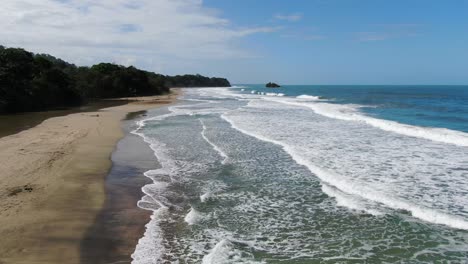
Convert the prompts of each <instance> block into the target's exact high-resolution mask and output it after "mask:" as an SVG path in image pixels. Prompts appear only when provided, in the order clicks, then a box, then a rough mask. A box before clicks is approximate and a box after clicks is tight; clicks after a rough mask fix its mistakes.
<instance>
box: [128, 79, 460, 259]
mask: <svg viewBox="0 0 468 264" xmlns="http://www.w3.org/2000/svg"><path fill="white" fill-rule="evenodd" d="M133 133H135V134H137V135H140V136H141V137H142V138H143V139H144V140H145V141H146V142H147V143H148V144H150V146H151V148H152V149H153V151H154V155H155V159H157V160H158V161H159V163H160V167H156V168H154V170H150V171H147V172H146V173H145V175H146V176H147V177H149V178H150V179H152V181H153V183H152V184H150V185H147V186H144V187H143V192H144V193H145V196H144V197H143V198H142V199H141V201H140V202H139V204H138V206H140V207H141V208H144V209H148V210H152V211H153V215H152V218H151V221H150V222H149V223H148V224H147V226H146V232H145V235H144V237H143V238H141V239H140V241H139V243H138V245H137V247H136V249H135V252H134V254H133V255H132V257H133V260H134V263H216V264H222V263H382V262H386V263H427V262H452V263H466V262H468V87H463V86H286V87H283V88H281V89H267V88H263V87H262V86H256V85H245V86H240V87H232V88H200V89H186V90H184V96H183V98H182V100H181V101H180V103H178V104H176V105H172V106H169V107H166V108H160V109H156V110H152V111H150V112H149V116H148V118H147V119H145V120H143V121H139V123H138V129H137V130H135V131H134V132H133Z"/></svg>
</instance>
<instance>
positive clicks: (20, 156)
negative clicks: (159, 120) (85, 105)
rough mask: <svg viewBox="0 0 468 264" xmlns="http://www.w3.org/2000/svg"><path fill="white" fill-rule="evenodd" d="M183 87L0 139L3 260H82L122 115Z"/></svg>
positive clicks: (163, 101)
mask: <svg viewBox="0 0 468 264" xmlns="http://www.w3.org/2000/svg"><path fill="white" fill-rule="evenodd" d="M178 92H179V90H173V93H171V94H170V95H162V96H150V97H138V98H123V99H122V100H131V101H130V102H129V103H127V104H124V105H120V106H115V107H110V108H105V109H101V110H100V111H96V112H79V113H75V114H70V115H67V116H61V117H54V118H49V119H47V120H45V121H44V122H42V123H41V124H39V125H37V126H35V127H33V128H30V129H27V130H24V131H21V132H19V133H17V134H14V135H9V136H6V137H3V138H0V173H1V174H0V178H1V179H2V180H1V181H0V237H2V239H1V240H0V263H80V262H81V261H82V260H81V258H82V252H81V251H82V243H83V239H84V238H85V237H86V235H87V232H88V231H89V228H90V226H93V225H94V224H95V221H96V219H97V218H96V217H97V216H98V215H99V213H100V212H101V210H102V209H103V208H104V205H105V202H106V197H107V194H106V188H105V185H106V184H107V183H106V177H107V175H108V173H109V172H110V169H111V166H112V161H111V159H110V156H111V154H112V153H113V151H114V149H115V148H116V144H117V143H118V142H119V140H120V139H122V137H123V136H124V132H123V131H122V120H124V119H125V117H126V116H127V115H128V114H129V113H134V112H139V111H145V110H149V109H152V108H157V107H159V106H163V105H167V104H170V103H173V102H174V101H175V100H176V98H177V96H178ZM135 207H136V204H135ZM143 228H144V226H143Z"/></svg>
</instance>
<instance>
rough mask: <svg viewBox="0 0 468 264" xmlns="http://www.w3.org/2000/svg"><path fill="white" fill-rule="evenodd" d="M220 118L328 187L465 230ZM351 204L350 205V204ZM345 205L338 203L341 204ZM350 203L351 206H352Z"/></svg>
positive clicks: (461, 222) (467, 225) (459, 222)
mask: <svg viewBox="0 0 468 264" xmlns="http://www.w3.org/2000/svg"><path fill="white" fill-rule="evenodd" d="M221 118H223V119H224V120H226V121H227V122H228V123H230V124H231V126H232V127H233V128H234V129H236V130H238V131H240V132H242V133H244V134H246V135H250V136H252V137H255V138H257V139H259V140H262V141H266V142H270V143H273V144H276V145H279V146H281V147H282V148H283V149H284V150H285V151H286V152H287V153H288V154H289V155H290V156H291V157H292V158H293V159H294V160H295V161H296V162H297V163H298V164H300V165H303V166H305V167H307V168H308V169H309V170H310V171H311V172H312V173H313V174H315V175H317V177H319V178H320V179H321V180H322V181H323V182H325V183H326V184H329V185H331V186H333V187H335V188H337V189H339V190H340V191H342V192H344V193H347V194H349V195H355V196H358V197H359V198H360V199H366V200H368V201H372V202H377V203H380V204H383V205H385V206H387V207H389V208H392V209H396V210H405V211H407V212H409V213H411V215H412V216H414V217H416V218H419V219H421V220H424V221H427V222H431V223H435V224H443V225H447V226H450V227H452V228H458V229H464V230H468V221H466V220H465V219H463V218H462V217H459V216H456V215H450V214H447V213H444V212H441V211H439V210H437V209H432V208H427V207H424V206H419V205H416V204H414V203H411V202H409V201H404V200H401V199H399V198H396V197H389V196H385V195H382V193H380V192H379V191H376V190H374V189H372V188H369V187H366V186H363V185H362V184H360V183H355V182H353V181H349V180H347V179H346V177H343V176H340V175H337V174H335V173H334V172H332V171H329V170H326V169H324V168H320V167H319V166H317V165H316V164H314V163H312V162H311V161H310V160H309V159H308V158H307V157H304V156H303V155H302V153H301V152H299V151H297V150H296V149H295V148H294V147H293V146H291V145H289V144H287V143H284V142H281V141H278V140H275V139H272V138H269V137H268V136H265V135H262V134H260V133H258V132H254V131H252V130H246V129H244V128H241V127H240V126H239V125H238V124H236V122H235V121H234V120H232V119H231V118H230V117H229V116H228V115H227V113H224V114H222V115H221ZM351 203H352V202H351ZM344 204H345V203H342V205H344ZM352 204H354V203H352Z"/></svg>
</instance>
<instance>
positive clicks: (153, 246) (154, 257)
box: [131, 207, 168, 264]
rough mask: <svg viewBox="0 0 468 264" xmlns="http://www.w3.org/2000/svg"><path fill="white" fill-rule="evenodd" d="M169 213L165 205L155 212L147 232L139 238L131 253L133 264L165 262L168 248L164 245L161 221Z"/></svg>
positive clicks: (147, 226)
mask: <svg viewBox="0 0 468 264" xmlns="http://www.w3.org/2000/svg"><path fill="white" fill-rule="evenodd" d="M167 213H168V210H167V208H164V207H162V208H160V209H159V210H157V211H154V212H153V215H152V216H151V221H150V222H149V223H148V224H147V225H146V231H145V234H144V235H143V237H142V238H140V239H139V241H138V244H137V245H136V248H135V251H134V252H133V254H132V255H131V257H132V264H154V263H163V261H164V259H163V257H164V255H165V253H166V251H167V249H166V248H165V247H164V245H163V241H164V237H163V233H162V230H161V228H160V226H159V222H160V221H161V219H163V218H165V217H166V215H167Z"/></svg>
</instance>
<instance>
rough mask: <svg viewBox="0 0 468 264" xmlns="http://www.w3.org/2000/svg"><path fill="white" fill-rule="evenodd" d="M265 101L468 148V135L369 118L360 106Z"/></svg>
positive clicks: (272, 99) (276, 100) (271, 99)
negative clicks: (304, 108)
mask: <svg viewBox="0 0 468 264" xmlns="http://www.w3.org/2000/svg"><path fill="white" fill-rule="evenodd" d="M264 100H270V101H274V102H278V103H282V104H289V105H294V106H299V107H306V108H309V109H311V110H312V111H314V112H315V113H317V114H320V115H323V116H326V117H330V118H335V119H340V120H345V121H356V122H363V123H365V124H368V125H371V126H373V127H377V128H379V129H382V130H385V131H389V132H394V133H398V134H402V135H405V136H411V137H418V138H424V139H428V140H433V141H437V142H443V143H448V144H454V145H458V146H463V147H468V134H467V133H463V132H459V131H455V130H450V129H445V128H432V127H419V126H412V125H406V124H401V123H398V122H395V121H389V120H383V119H377V118H373V117H369V116H365V115H363V114H362V113H360V112H359V111H358V109H359V107H360V106H359V105H340V104H330V103H310V102H300V101H296V100H279V99H276V98H264Z"/></svg>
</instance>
